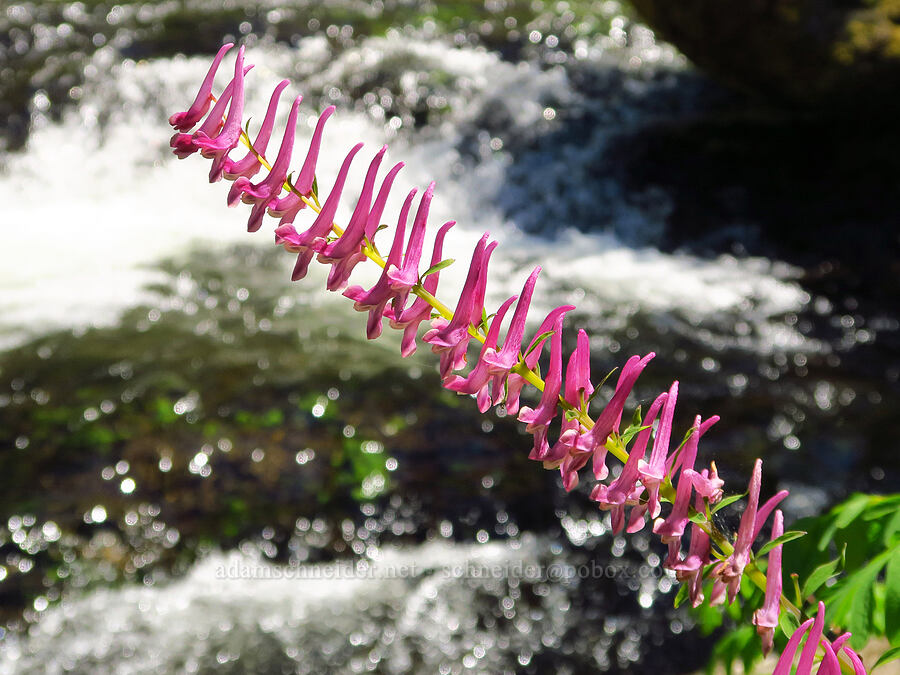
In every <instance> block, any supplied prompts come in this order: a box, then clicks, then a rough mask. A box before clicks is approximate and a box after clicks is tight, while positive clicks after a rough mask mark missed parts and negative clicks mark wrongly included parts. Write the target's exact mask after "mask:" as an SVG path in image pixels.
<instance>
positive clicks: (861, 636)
mask: <svg viewBox="0 0 900 675" xmlns="http://www.w3.org/2000/svg"><path fill="white" fill-rule="evenodd" d="M896 548H900V547H895V549H892V550H888V551H884V552H882V553H881V554H880V555H878V556H876V557H875V558H874V559H872V561H871V562H869V564H868V565H866V566H865V567H863V568H862V569H859V570H857V571H856V572H854V573H853V574H849V575H847V576H846V577H844V578H843V579H841V580H840V581H839V582H838V583H837V584H835V585H834V586H832V587H831V588H829V589H828V592H827V593H823V594H822V598H821V599H822V600H824V602H825V605H826V607H827V608H828V609H827V614H826V616H825V618H826V621H828V622H829V623H831V624H834V625H836V626H839V627H840V628H842V629H844V630H848V631H850V632H851V633H853V637H852V638H850V644H851V646H853V648H854V649H859V648H861V647H863V646H864V645H865V643H866V641H867V640H868V637H869V632H870V630H871V627H872V609H873V605H874V590H873V589H874V586H875V581H876V580H877V579H878V575H879V573H880V572H881V569H882V568H883V567H884V566H885V565H886V564H887V562H888V560H890V558H891V556H892V555H894V554H896V553H897V550H896Z"/></svg>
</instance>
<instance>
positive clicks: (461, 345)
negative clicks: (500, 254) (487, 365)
mask: <svg viewBox="0 0 900 675" xmlns="http://www.w3.org/2000/svg"><path fill="white" fill-rule="evenodd" d="M487 242H488V235H487V234H485V235H484V236H483V237H482V238H481V239H480V240H479V242H478V245H477V246H476V247H475V253H474V254H473V255H472V262H471V263H470V264H469V273H468V275H467V276H466V281H465V284H464V285H463V289H462V293H461V294H460V296H459V301H458V302H457V303H456V310H455V311H454V313H453V318H452V319H451V320H450V321H447V320H445V319H434V320H433V321H432V322H431V325H432V329H431V330H430V331H428V332H427V333H425V335H424V337H423V338H422V339H423V340H425V342H428V343H429V344H430V345H431V351H433V352H434V353H435V354H440V357H441V364H440V372H441V379H443V378H446V377H447V375H449V374H450V372H451V371H454V370H459V369H460V368H462V367H463V366H464V365H465V363H466V347H467V346H468V344H469V340H470V339H471V337H472V336H471V335H470V334H469V326H472V325H477V324H479V323H481V311H482V308H483V307H484V289H485V286H486V284H487V267H488V263H489V262H490V258H491V253H493V252H494V249H495V248H496V247H497V242H495V241H494V242H491V243H490V244H488V243H487ZM479 300H481V302H479Z"/></svg>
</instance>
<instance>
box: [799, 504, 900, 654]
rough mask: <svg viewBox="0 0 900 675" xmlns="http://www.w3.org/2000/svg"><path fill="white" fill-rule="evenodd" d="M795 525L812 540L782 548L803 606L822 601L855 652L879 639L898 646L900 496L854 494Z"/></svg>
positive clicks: (833, 624) (827, 617) (829, 621)
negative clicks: (794, 574) (797, 578)
mask: <svg viewBox="0 0 900 675" xmlns="http://www.w3.org/2000/svg"><path fill="white" fill-rule="evenodd" d="M795 525H796V527H798V528H803V529H805V530H807V531H808V532H809V535H810V536H808V537H805V538H804V539H802V540H800V541H799V542H795V543H794V544H792V545H791V546H785V548H784V569H785V570H786V571H792V572H797V573H798V574H799V575H800V579H801V580H802V588H803V596H804V601H805V602H807V603H808V604H809V606H811V607H814V606H815V603H816V602H818V601H819V600H822V601H824V602H825V605H826V607H827V615H826V621H827V622H828V623H829V624H830V625H832V626H833V627H835V629H840V630H849V631H851V632H852V633H853V637H852V638H851V641H850V643H851V645H852V646H853V647H854V648H859V647H862V646H863V645H864V644H865V643H866V642H867V641H868V639H869V638H870V637H872V636H875V635H882V634H884V635H885V636H886V637H887V638H888V640H889V642H890V644H891V646H892V647H895V646H898V644H900V627H898V625H897V624H898V621H900V618H898V617H900V610H898V607H900V563H897V562H896V561H895V559H896V558H898V557H900V494H895V495H865V494H855V495H853V496H852V497H850V498H849V499H848V500H846V501H844V502H842V503H841V504H838V505H837V506H835V507H834V508H833V509H831V510H830V511H829V512H828V513H826V514H825V515H823V516H819V517H817V518H806V519H803V520H801V521H798V522H797V523H795ZM832 556H834V557H833V558H832ZM823 558H825V560H824V561H823ZM829 558H831V559H830V560H829ZM889 562H890V563H891V564H890V565H888V563H889ZM879 598H883V601H879Z"/></svg>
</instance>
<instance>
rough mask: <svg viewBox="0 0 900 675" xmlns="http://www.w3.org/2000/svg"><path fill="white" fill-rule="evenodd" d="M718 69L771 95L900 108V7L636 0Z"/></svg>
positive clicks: (661, 27) (652, 19)
mask: <svg viewBox="0 0 900 675" xmlns="http://www.w3.org/2000/svg"><path fill="white" fill-rule="evenodd" d="M633 4H634V6H635V7H636V8H637V9H638V11H640V12H641V14H642V15H643V17H644V18H645V19H646V20H647V21H648V22H649V23H650V24H651V26H653V27H654V28H655V29H656V30H658V31H659V32H660V33H661V35H662V36H663V37H665V38H666V39H667V40H670V41H672V42H673V43H674V44H675V45H677V46H678V48H679V49H681V50H682V51H683V52H684V53H685V54H686V55H687V56H688V57H689V58H690V59H692V60H693V61H694V62H695V63H696V64H697V65H698V66H700V67H701V68H703V69H705V70H707V71H708V72H710V73H712V74H713V75H715V76H717V77H719V78H721V79H723V80H725V81H727V82H730V83H731V84H734V85H737V86H739V87H742V88H744V89H748V90H751V91H754V92H756V93H758V94H761V95H763V96H764V97H766V98H769V99H771V100H775V101H779V102H783V103H788V104H793V105H801V106H816V105H821V104H827V105H830V106H836V107H838V108H840V109H845V110H851V111H856V112H859V111H865V112H876V111H879V110H882V109H884V108H891V109H896V108H897V107H900V95H898V93H897V92H898V91H900V87H898V86H897V85H898V84H900V6H898V4H897V3H896V2H892V1H890V0H843V1H840V2H838V1H837V0H829V1H827V2H808V1H805V0H803V1H801V0H769V1H766V2H762V1H761V0H755V1H753V2H740V3H734V2H727V3H723V2H716V1H715V0H685V1H684V2H677V3H673V2H666V1H665V0H662V1H660V0H634V2H633Z"/></svg>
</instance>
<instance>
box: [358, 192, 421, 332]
mask: <svg viewBox="0 0 900 675" xmlns="http://www.w3.org/2000/svg"><path fill="white" fill-rule="evenodd" d="M416 192H417V190H416V189H415V188H413V189H412V190H410V192H409V194H408V195H407V196H406V201H404V202H403V208H401V209H400V219H399V220H398V221H397V231H396V233H395V234H394V243H393V245H392V246H391V252H390V253H389V254H388V258H387V265H385V267H384V269H382V270H381V276H380V277H379V278H378V281H376V282H375V285H374V286H372V288H370V289H369V290H368V291H365V290H363V288H362V287H361V286H351V287H350V288H348V289H347V290H346V291H344V296H346V297H348V298H350V299H351V300H353V308H354V309H356V310H357V311H358V312H365V311H368V312H369V321H368V323H367V324H366V336H367V337H368V338H369V339H370V340H373V339H375V338H377V337H378V336H379V335H381V319H382V317H383V316H384V309H385V307H386V306H387V303H388V302H389V301H390V300H391V299H392V298H393V297H394V296H395V295H396V291H394V290H393V289H392V288H391V285H390V281H389V280H388V278H387V267H388V265H396V264H397V263H398V262H399V261H400V256H401V255H402V254H403V235H404V234H405V233H406V221H407V220H408V218H409V209H410V207H411V206H412V201H413V198H414V197H415V196H416Z"/></svg>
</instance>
